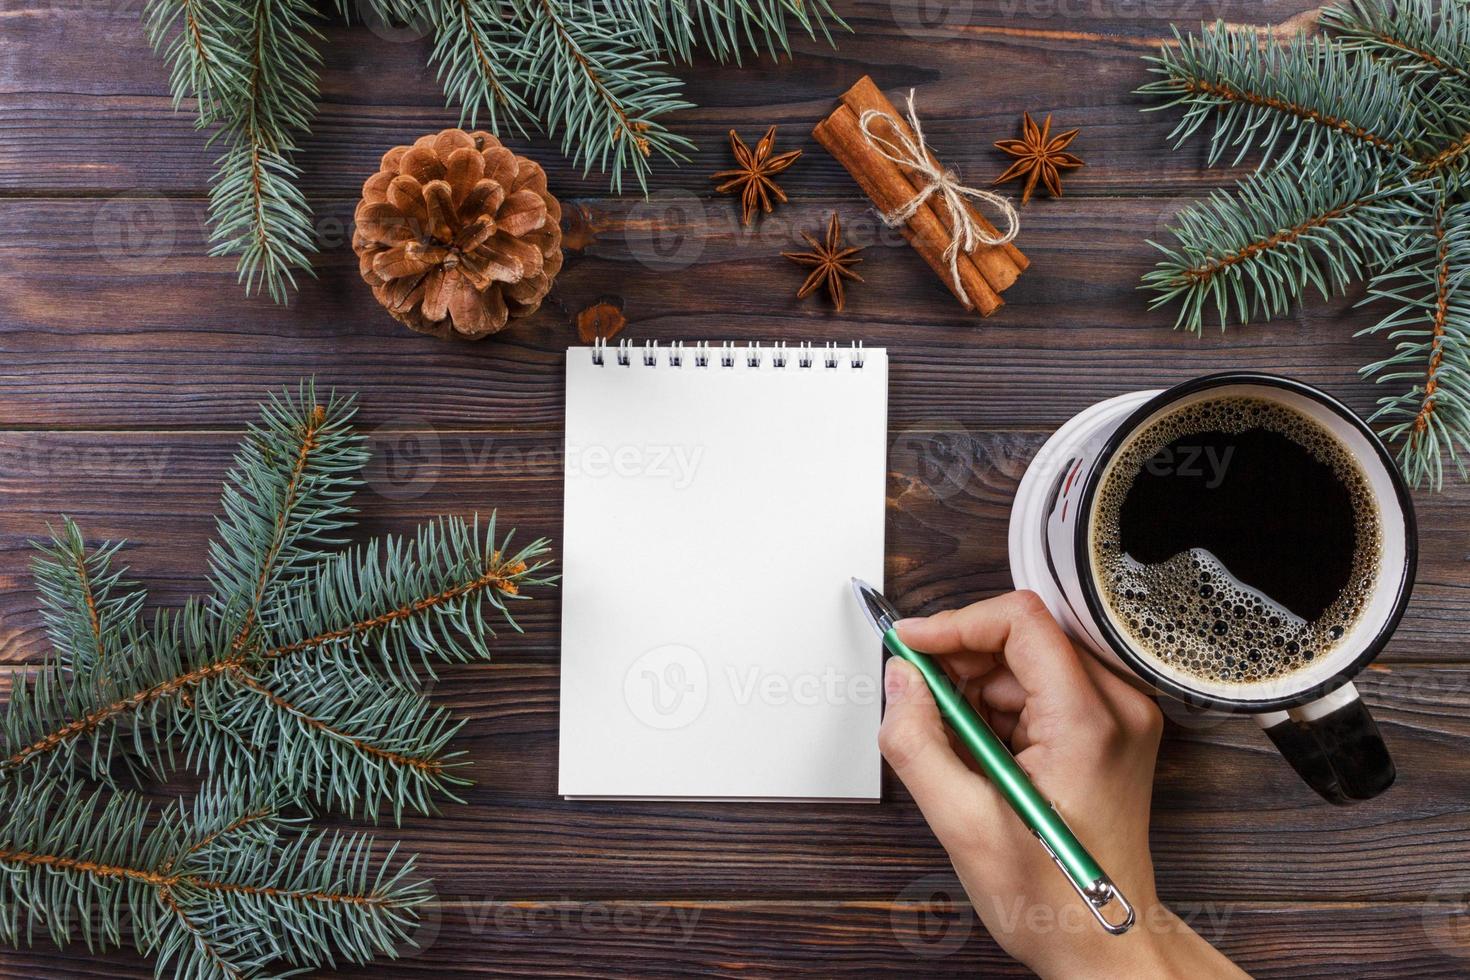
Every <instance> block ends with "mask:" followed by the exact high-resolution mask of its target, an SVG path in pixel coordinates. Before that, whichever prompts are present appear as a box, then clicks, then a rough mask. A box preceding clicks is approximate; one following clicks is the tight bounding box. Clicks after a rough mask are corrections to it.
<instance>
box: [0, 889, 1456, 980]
mask: <svg viewBox="0 0 1470 980" xmlns="http://www.w3.org/2000/svg"><path fill="white" fill-rule="evenodd" d="M951 880H952V879H951ZM1179 914H1180V915H1181V917H1184V918H1186V919H1187V920H1188V921H1189V922H1190V924H1191V928H1194V929H1195V930H1196V931H1197V932H1199V933H1200V934H1201V935H1203V936H1205V937H1206V938H1207V939H1209V940H1210V941H1211V942H1213V943H1214V944H1215V945H1216V946H1217V947H1218V948H1219V949H1221V950H1222V951H1223V952H1225V953H1226V955H1228V956H1230V957H1231V958H1232V959H1234V960H1235V962H1236V963H1238V964H1239V965H1240V966H1241V967H1242V968H1243V969H1245V970H1246V971H1247V972H1249V973H1250V974H1251V975H1252V976H1255V977H1261V978H1268V977H1272V978H1275V977H1279V978H1283V980H1309V978H1323V980H1335V978H1338V977H1343V976H1356V977H1366V976H1372V977H1385V978H1388V977H1412V978H1421V977H1422V978H1430V977H1462V976H1464V974H1465V970H1466V968H1467V957H1470V950H1467V948H1466V947H1465V945H1464V937H1463V929H1464V926H1463V913H1459V914H1457V913H1456V911H1455V910H1453V909H1451V908H1448V907H1442V906H1436V905H1426V906H1422V907H1421V906H1416V905H1407V906H1402V905H1390V906H1375V905H1357V906H1339V905H1327V904H1318V905H1309V906H1298V905H1276V904H1269V903H1228V904H1220V905H1212V906H1191V907H1188V908H1181V909H1179ZM1035 921H1036V922H1038V923H1048V922H1050V921H1051V920H1047V919H1042V918H1038V919H1036V920H1035ZM1042 928H1057V929H1060V928H1093V926H1092V925H1091V923H1090V922H1088V923H1086V924H1083V925H1081V926H1076V925H1070V924H1069V925H1055V926H1049V925H1045V924H1043V925H1042ZM416 936H417V942H418V944H419V946H418V948H412V947H408V948H405V949H404V950H403V951H402V953H401V954H400V958H399V959H398V960H396V961H394V962H392V963H388V962H385V961H379V962H378V963H376V964H374V965H370V966H365V967H355V968H354V967H347V968H345V969H343V970H341V971H338V972H336V973H333V974H332V975H333V976H340V977H343V978H344V980H345V978H348V977H363V978H378V977H382V976H383V975H384V972H385V971H389V972H390V973H391V975H393V976H397V977H405V978H413V977H444V976H466V977H468V976H475V977H489V976H510V977H523V976H530V975H535V976H558V977H601V976H609V975H633V976H638V977H649V978H654V977H660V978H661V977H670V978H678V977H688V976H696V975H697V976H719V977H734V976H749V975H752V974H754V975H756V976H782V977H786V976H811V977H832V976H838V975H840V976H844V977H887V976H893V975H896V974H897V975H902V976H912V977H975V976H983V977H1029V976H1032V974H1031V973H1030V972H1029V971H1027V970H1025V969H1024V968H1023V967H1021V966H1020V965H1019V964H1018V963H1016V962H1015V961H1014V960H1012V959H1010V957H1008V956H1007V955H1006V954H1005V953H1004V952H1003V951H1002V950H1001V949H1000V947H999V946H998V945H996V943H995V941H994V940H993V939H991V938H990V937H989V936H988V935H987V934H986V933H985V931H984V929H983V927H982V926H981V925H980V923H979V921H978V920H977V919H976V918H975V916H974V913H973V912H972V911H970V910H969V909H968V908H965V907H963V906H957V905H956V904H954V903H953V902H951V901H948V900H940V901H937V902H931V901H918V902H871V903H839V902H831V903H822V904H816V903H801V904H794V903H781V902H749V903H721V902H679V903H650V902H629V901H600V902H549V903H541V902H537V903H509V902H499V901H495V900H493V899H488V898H487V899H483V900H481V901H477V902H469V903H451V904H445V905H441V906H435V907H433V908H430V909H429V910H428V912H427V914H426V915H425V916H424V918H423V920H422V923H421V925H420V927H419V929H418V931H417V933H416ZM1304 937H1310V941H1304ZM63 973H64V974H65V975H66V976H71V977H107V978H116V980H129V978H136V980H146V978H151V977H152V976H153V971H152V967H151V966H150V965H148V964H147V963H145V962H144V961H143V960H141V959H140V958H139V957H138V956H137V955H136V954H133V953H131V952H127V951H124V952H110V953H108V954H106V957H105V958H103V957H102V956H101V955H88V954H87V953H86V952H85V949H84V948H83V947H80V946H75V947H71V948H70V949H69V950H67V951H66V952H64V953H62V952H58V951H57V950H55V949H54V948H52V947H51V946H49V945H48V944H47V942H46V940H44V939H41V940H39V941H38V942H37V944H36V946H35V947H33V948H31V949H27V950H21V951H15V952H10V951H7V952H6V954H5V956H4V958H3V960H0V977H6V978H16V980H30V978H32V977H37V976H58V975H61V974H63Z"/></svg>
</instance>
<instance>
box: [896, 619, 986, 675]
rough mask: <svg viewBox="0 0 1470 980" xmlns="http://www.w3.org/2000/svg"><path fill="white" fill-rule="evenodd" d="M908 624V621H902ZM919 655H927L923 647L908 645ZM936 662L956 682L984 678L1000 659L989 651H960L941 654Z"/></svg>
mask: <svg viewBox="0 0 1470 980" xmlns="http://www.w3.org/2000/svg"><path fill="white" fill-rule="evenodd" d="M903 622H908V620H903ZM909 646H910V647H912V648H913V649H915V650H918V651H920V652H921V653H929V652H930V651H928V650H925V649H924V648H923V647H918V646H914V645H913V644H912V643H910V644H909ZM935 659H936V661H937V662H938V663H939V664H940V665H941V666H942V667H944V670H945V673H947V674H949V676H950V677H952V678H954V679H955V680H957V681H969V680H974V679H975V678H977V677H984V676H985V675H986V674H988V673H989V672H990V671H992V670H994V669H995V668H996V667H997V666H999V665H1000V657H999V656H998V655H997V654H996V653H993V652H991V651H989V650H961V651H959V652H957V653H941V654H939V655H938V656H937V657H936V658H935Z"/></svg>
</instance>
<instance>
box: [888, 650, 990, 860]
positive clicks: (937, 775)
mask: <svg viewBox="0 0 1470 980" xmlns="http://www.w3.org/2000/svg"><path fill="white" fill-rule="evenodd" d="M883 689H884V692H885V693H886V694H887V696H888V704H887V708H886V710H885V711H884V713H883V725H882V727H881V728H879V730H878V747H879V748H880V749H881V750H882V752H883V758H885V759H887V760H888V764H889V765H890V766H892V767H893V771H894V772H895V773H896V774H897V775H898V778H899V779H901V780H902V781H903V784H904V786H906V787H908V791H909V795H910V796H912V797H913V798H914V802H915V803H917V804H918V805H919V809H920V811H922V812H923V814H924V819H925V820H927V821H928V822H929V826H930V827H932V828H933V829H934V834H935V836H936V837H938V838H939V842H940V843H941V844H943V845H945V847H946V848H947V847H950V846H951V845H956V846H959V845H961V844H964V843H967V842H968V841H969V840H970V836H969V835H968V834H969V831H971V830H973V828H974V827H975V826H976V820H977V818H978V817H980V816H982V815H983V814H985V813H987V812H990V811H989V810H987V809H981V808H991V809H993V808H995V807H997V806H999V804H1000V800H999V797H998V795H997V794H996V791H995V789H994V787H992V786H990V785H989V784H988V783H987V782H985V780H984V777H982V776H980V775H978V774H976V773H974V772H972V771H971V770H970V769H969V768H968V767H967V766H966V765H965V764H964V762H962V761H961V760H960V757H959V755H957V754H956V752H955V750H954V748H953V747H952V746H951V745H950V741H949V736H948V734H947V732H946V729H945V726H944V722H943V721H941V720H940V717H939V708H938V706H937V705H935V703H934V696H933V695H932V694H930V693H929V687H928V685H927V684H925V683H924V679H923V677H921V676H920V675H919V672H918V670H916V669H915V668H914V667H913V666H912V665H911V664H909V663H908V662H907V661H905V660H903V659H901V658H899V657H893V658H891V659H889V661H888V667H887V669H886V670H885V672H884V675H883ZM981 825H982V826H983V823H982V824H981Z"/></svg>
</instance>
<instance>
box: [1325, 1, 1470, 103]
mask: <svg viewBox="0 0 1470 980" xmlns="http://www.w3.org/2000/svg"><path fill="white" fill-rule="evenodd" d="M1321 23H1322V25H1323V26H1324V27H1327V28H1330V29H1332V30H1333V31H1335V32H1336V34H1337V36H1338V37H1339V38H1341V40H1342V42H1343V46H1344V48H1345V49H1346V50H1351V51H1362V52H1364V53H1366V54H1368V55H1370V56H1371V57H1373V58H1374V59H1375V60H1377V61H1378V62H1380V63H1383V64H1388V65H1392V66H1393V67H1394V68H1396V69H1398V70H1399V71H1400V72H1403V73H1405V74H1407V75H1409V76H1410V77H1411V78H1413V79H1414V80H1415V81H1418V82H1427V83H1429V84H1431V85H1432V84H1433V83H1434V82H1435V81H1437V80H1440V79H1448V80H1452V81H1454V82H1456V83H1457V84H1460V85H1467V86H1470V69H1467V66H1466V65H1465V53H1466V51H1470V12H1467V11H1466V10H1465V8H1464V7H1463V6H1461V5H1460V4H1458V3H1446V4H1436V3H1434V0H1393V2H1392V3H1383V2H1380V0H1347V2H1346V3H1344V4H1342V5H1341V6H1336V7H1328V8H1327V9H1326V10H1324V11H1323V12H1322V17H1321Z"/></svg>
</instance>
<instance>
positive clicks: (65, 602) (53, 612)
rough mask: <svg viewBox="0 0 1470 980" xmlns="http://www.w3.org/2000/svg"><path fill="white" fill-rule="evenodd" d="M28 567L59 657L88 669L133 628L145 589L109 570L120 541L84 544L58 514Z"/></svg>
mask: <svg viewBox="0 0 1470 980" xmlns="http://www.w3.org/2000/svg"><path fill="white" fill-rule="evenodd" d="M36 548H37V550H38V552H39V555H38V556H37V557H36V558H35V559H34V560H33V561H32V563H31V573H32V576H33V577H34V578H35V580H36V588H37V590H38V591H39V592H40V595H41V618H42V619H43V620H44V621H45V623H46V633H47V636H48V637H49V638H50V640H51V647H52V649H53V650H54V651H55V652H56V656H57V659H58V662H59V663H61V664H62V665H64V666H67V667H75V668H78V669H87V668H91V667H95V666H100V665H102V664H103V663H104V661H105V660H106V657H107V653H108V651H109V650H115V649H117V647H118V646H119V645H121V644H122V643H123V642H125V640H126V638H127V637H128V636H130V635H131V634H132V632H133V631H134V629H135V627H136V624H137V620H138V614H139V613H140V612H141V611H142V609H143V602H144V600H145V599H146V598H147V597H146V595H145V594H144V593H143V592H142V591H141V590H139V589H138V588H137V587H136V585H135V584H134V583H133V582H130V581H128V580H126V579H125V578H124V576H125V575H126V574H127V570H126V569H117V570H114V569H113V567H112V560H113V558H114V557H116V555H117V553H118V552H119V551H120V550H122V543H121V542H104V543H103V544H102V545H100V546H99V547H97V548H96V549H94V550H90V551H89V550H88V549H87V546H86V542H84V541H83V540H82V532H81V529H80V528H78V527H77V525H76V523H75V522H74V521H72V520H71V519H70V518H63V520H62V525H61V531H60V532H57V531H55V530H53V531H52V539H51V543H50V544H38V545H36Z"/></svg>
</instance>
